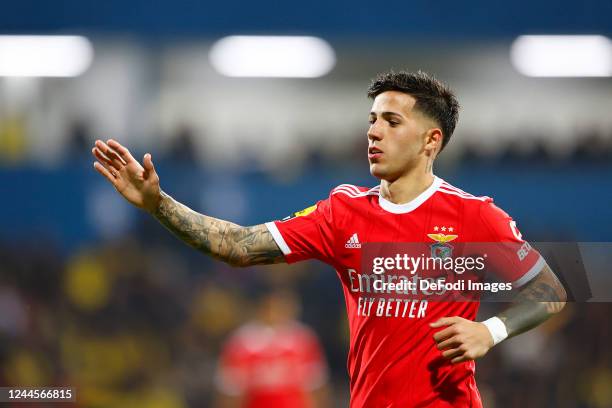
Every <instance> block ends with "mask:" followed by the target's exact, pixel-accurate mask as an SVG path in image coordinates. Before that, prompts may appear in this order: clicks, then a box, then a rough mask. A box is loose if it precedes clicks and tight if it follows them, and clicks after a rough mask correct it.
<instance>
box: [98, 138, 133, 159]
mask: <svg viewBox="0 0 612 408" xmlns="http://www.w3.org/2000/svg"><path fill="white" fill-rule="evenodd" d="M96 148H97V149H98V150H100V151H101V152H102V154H104V155H105V156H106V157H107V158H108V159H109V160H110V161H112V162H116V164H117V165H125V164H127V163H126V161H125V160H123V158H121V156H119V154H118V153H117V152H116V151H114V150H113V149H112V148H111V147H109V146H108V145H107V144H106V143H104V142H103V141H101V140H96Z"/></svg>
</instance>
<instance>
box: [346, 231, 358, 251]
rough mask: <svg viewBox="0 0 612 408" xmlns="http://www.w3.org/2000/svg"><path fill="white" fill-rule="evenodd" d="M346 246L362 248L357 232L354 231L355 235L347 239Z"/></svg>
mask: <svg viewBox="0 0 612 408" xmlns="http://www.w3.org/2000/svg"><path fill="white" fill-rule="evenodd" d="M344 247H345V248H361V243H360V242H359V237H358V236H357V233H354V234H353V235H351V237H350V238H349V239H348V241H346V244H344Z"/></svg>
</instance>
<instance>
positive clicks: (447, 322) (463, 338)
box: [430, 316, 493, 364]
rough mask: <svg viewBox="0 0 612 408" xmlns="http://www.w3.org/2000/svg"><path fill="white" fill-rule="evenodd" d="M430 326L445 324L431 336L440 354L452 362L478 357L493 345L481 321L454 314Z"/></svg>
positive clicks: (435, 326) (487, 330)
mask: <svg viewBox="0 0 612 408" xmlns="http://www.w3.org/2000/svg"><path fill="white" fill-rule="evenodd" d="M430 326H431V327H433V328H438V327H444V326H446V327H445V328H444V329H442V330H440V331H438V332H436V334H434V336H433V337H434V340H435V342H436V345H437V347H438V350H441V351H442V356H444V357H445V358H447V359H450V360H451V362H452V363H453V364H455V363H461V362H463V361H469V360H475V359H477V358H480V357H482V356H484V355H485V354H487V351H489V349H490V348H491V347H493V338H492V337H491V333H490V332H489V329H488V328H487V326H485V325H484V324H482V323H479V322H473V321H471V320H467V319H464V318H462V317H458V316H454V317H443V318H441V319H438V320H437V321H436V322H434V323H431V324H430Z"/></svg>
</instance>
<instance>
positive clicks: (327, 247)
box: [266, 177, 545, 408]
mask: <svg viewBox="0 0 612 408" xmlns="http://www.w3.org/2000/svg"><path fill="white" fill-rule="evenodd" d="M266 226H267V228H268V229H269V231H270V232H271V234H272V235H273V237H274V239H275V241H276V243H277V244H278V246H279V248H280V249H281V250H282V252H283V254H284V256H285V259H286V261H287V262H288V263H293V262H297V261H301V260H305V259H312V258H315V259H319V260H321V261H323V262H325V263H328V264H330V265H332V266H333V267H334V268H335V270H336V273H337V275H338V277H339V279H340V281H341V282H342V287H343V292H344V297H345V302H346V308H347V313H348V321H349V329H350V351H349V356H348V371H349V376H350V391H351V403H350V404H351V405H350V406H351V408H361V407H364V408H365V407H387V408H392V407H455V408H457V407H480V406H481V403H480V396H479V393H478V390H477V388H476V383H475V380H474V370H475V368H474V362H465V363H460V364H456V365H452V364H450V362H449V361H448V360H446V359H444V358H443V357H442V356H441V352H440V351H439V350H438V349H437V348H436V345H435V342H434V340H433V334H434V333H435V330H440V329H432V328H430V326H429V323H432V322H434V321H436V320H438V319H439V318H441V317H445V316H460V317H463V318H465V319H470V320H474V319H475V318H476V313H477V311H478V305H479V304H478V302H477V301H471V302H458V301H453V302H450V301H446V302H445V301H428V300H427V299H423V298H421V299H413V300H410V299H407V298H406V297H401V298H393V297H392V296H389V294H388V293H387V295H386V296H382V294H381V292H380V291H377V290H376V289H375V288H374V287H373V285H372V282H373V280H375V279H377V278H379V277H380V276H378V277H377V276H374V275H371V271H363V270H362V264H361V259H362V253H361V252H362V246H363V245H364V244H366V243H398V242H421V243H431V246H432V251H433V250H434V249H436V248H434V246H435V245H437V244H440V243H441V242H442V243H443V242H448V241H449V240H452V241H453V242H452V243H453V244H454V243H461V242H464V243H470V242H479V243H504V244H505V245H498V246H495V252H496V253H495V254H491V257H490V259H489V260H488V261H489V266H490V267H491V268H492V269H494V270H495V273H496V274H497V276H498V277H499V278H500V280H503V281H506V282H509V283H512V285H513V287H515V288H516V287H519V286H521V285H524V284H525V283H527V282H528V281H529V280H531V279H532V278H533V277H535V276H536V275H537V274H538V273H539V272H540V271H541V270H542V268H543V267H544V265H545V262H544V260H543V258H542V257H541V256H540V254H539V253H538V252H537V251H536V250H535V249H532V248H531V247H530V246H529V244H528V243H526V242H525V241H524V240H523V238H522V236H521V234H520V232H519V231H518V229H517V226H516V223H515V222H514V221H513V220H512V218H511V217H510V216H509V215H508V214H506V213H505V212H504V211H503V210H501V209H499V208H498V207H496V206H495V205H494V204H493V200H492V199H491V198H489V197H476V196H473V195H471V194H469V193H466V192H465V191H463V190H460V189H458V188H456V187H454V186H452V185H450V184H448V183H447V182H445V181H444V180H442V179H441V178H438V177H434V181H433V183H432V184H431V186H430V187H429V188H428V189H427V190H426V191H424V192H423V193H421V194H420V195H419V196H418V197H417V198H415V199H414V200H412V201H411V202H409V203H405V204H394V203H392V202H390V201H388V200H386V199H384V198H383V197H382V196H381V195H380V188H379V187H374V188H371V189H367V188H362V187H357V186H353V185H347V184H343V185H340V186H338V187H336V188H334V189H333V190H332V191H331V192H330V194H329V197H328V198H327V199H325V200H321V201H319V202H317V203H316V204H315V205H313V206H311V207H309V208H307V209H305V210H303V211H300V212H298V213H295V214H294V216H292V217H288V218H286V219H284V220H280V221H275V222H270V223H267V224H266ZM439 248H440V247H438V248H437V249H439ZM442 249H444V248H442Z"/></svg>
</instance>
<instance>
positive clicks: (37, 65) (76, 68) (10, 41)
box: [0, 35, 93, 77]
mask: <svg viewBox="0 0 612 408" xmlns="http://www.w3.org/2000/svg"><path fill="white" fill-rule="evenodd" d="M92 60H93V47H92V45H91V43H90V42H89V40H88V39H87V38H85V37H80V36H70V35H65V36H62V35H49V36H47V35H0V76H16V77H74V76H78V75H80V74H82V73H83V72H85V70H87V68H89V65H90V64H91V61H92Z"/></svg>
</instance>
